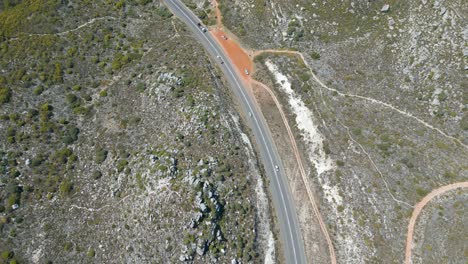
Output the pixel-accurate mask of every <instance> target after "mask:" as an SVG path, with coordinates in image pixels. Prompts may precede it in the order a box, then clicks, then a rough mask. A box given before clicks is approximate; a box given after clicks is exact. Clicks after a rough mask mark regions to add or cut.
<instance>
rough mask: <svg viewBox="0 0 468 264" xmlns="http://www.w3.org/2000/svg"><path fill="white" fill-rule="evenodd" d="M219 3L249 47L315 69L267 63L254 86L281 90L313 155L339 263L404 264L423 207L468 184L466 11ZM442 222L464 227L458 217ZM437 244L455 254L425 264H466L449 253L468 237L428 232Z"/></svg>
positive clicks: (451, 5) (271, 59) (447, 6)
mask: <svg viewBox="0 0 468 264" xmlns="http://www.w3.org/2000/svg"><path fill="white" fill-rule="evenodd" d="M219 2H220V8H221V11H222V13H223V21H224V24H225V25H226V27H227V28H228V29H229V30H231V31H232V32H233V33H235V34H236V35H237V36H239V37H240V39H241V40H242V42H243V43H244V45H245V46H246V47H248V48H250V49H255V50H262V49H267V48H269V49H280V48H281V49H290V50H296V51H299V52H300V53H301V54H303V56H304V58H305V60H306V61H305V62H304V61H303V60H302V59H301V58H300V57H299V56H296V55H293V54H290V55H287V56H285V55H278V54H277V55H273V54H268V53H266V54H263V55H262V56H261V57H258V58H257V60H256V68H257V71H256V76H255V78H257V79H259V80H261V81H263V82H264V83H267V84H268V85H270V86H271V87H275V88H276V93H277V94H278V96H279V97H280V99H281V100H282V103H283V105H285V106H286V108H287V109H288V111H289V114H290V120H291V122H292V123H293V124H294V125H295V126H296V129H295V130H296V131H295V133H296V136H297V140H298V141H299V142H304V143H305V144H299V145H303V149H302V150H303V154H304V157H306V159H307V160H308V161H309V167H310V169H311V171H312V173H311V175H310V177H311V179H312V180H313V181H314V182H315V184H314V187H316V189H317V192H318V193H319V195H320V196H321V207H322V208H321V211H322V215H323V216H324V218H325V219H326V222H327V223H328V227H329V229H330V230H331V232H332V234H333V241H334V246H335V249H336V251H337V255H338V262H341V263H369V262H372V263H374V262H375V263H380V262H382V261H384V262H385V263H402V262H403V258H404V252H405V251H404V250H405V241H406V231H407V230H406V229H407V228H406V227H407V226H408V221H409V217H410V215H411V212H412V209H413V206H414V205H415V204H416V203H417V202H418V201H419V200H420V199H422V197H423V196H425V195H426V194H427V193H428V192H429V191H431V190H432V189H434V188H436V187H440V186H442V185H446V184H449V183H454V182H460V181H466V180H467V179H468V172H467V170H466V160H467V158H468V152H467V144H468V139H467V135H468V126H467V124H468V114H467V108H466V102H467V101H466V87H467V84H468V83H467V81H466V75H467V69H468V51H467V47H466V45H467V44H466V43H467V40H468V35H467V29H466V27H467V24H466V21H467V18H466V14H467V11H468V4H467V2H466V1H442V0H414V1H392V0H389V1H381V0H375V1H338V0H336V1H298V0H295V1H275V0H272V1H263V0H258V1H253V0H252V1H246V0H236V1H224V0H222V1H219ZM314 74H315V76H314ZM301 106H306V107H307V108H308V109H309V110H310V114H308V112H307V111H305V110H304V111H303V110H301V111H298V110H297V109H299V110H300V109H302V108H301ZM330 163H331V164H332V165H330ZM459 206H460V205H459ZM465 207H466V206H465ZM435 215H436V214H435ZM438 215H439V217H441V218H442V219H444V218H447V219H455V220H454V221H455V222H459V221H463V220H462V219H465V220H466V215H464V214H462V213H461V211H460V209H458V210H445V211H441V212H440V213H439V214H438ZM434 221H435V222H437V220H434ZM307 225H308V223H307V222H304V223H303V226H304V227H305V226H307ZM451 228H453V230H451V231H450V233H451V234H453V233H457V232H463V229H462V228H460V225H452V226H451ZM438 230H440V228H438ZM436 238H437V239H439V238H440V239H448V240H450V241H444V242H441V243H438V244H437V246H442V247H447V248H442V249H437V250H436V249H435V248H434V249H429V247H422V246H421V245H419V244H418V245H417V247H419V248H421V247H422V248H423V250H422V251H421V253H420V256H419V261H421V262H422V263H429V262H431V263H441V262H443V260H447V259H450V260H451V261H453V262H456V263H458V262H463V256H462V255H460V254H451V253H450V252H453V251H450V250H448V245H452V246H453V245H458V246H459V245H461V244H463V242H464V241H463V236H460V237H456V236H449V237H447V236H445V237H444V236H441V234H438V233H437V232H434V233H432V234H431V233H430V232H427V231H426V237H425V240H426V241H430V240H431V239H436ZM306 239H307V238H306ZM311 239H312V238H311ZM416 243H419V242H416ZM458 246H457V247H456V248H458ZM432 248H433V247H432ZM433 252H436V253H433ZM426 257H427V261H429V262H426Z"/></svg>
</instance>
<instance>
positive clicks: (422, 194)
mask: <svg viewBox="0 0 468 264" xmlns="http://www.w3.org/2000/svg"><path fill="white" fill-rule="evenodd" d="M416 193H417V194H418V195H419V196H421V197H424V196H426V195H427V194H428V193H429V192H428V191H426V190H424V189H423V188H421V187H417V188H416Z"/></svg>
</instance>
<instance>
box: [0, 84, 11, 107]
mask: <svg viewBox="0 0 468 264" xmlns="http://www.w3.org/2000/svg"><path fill="white" fill-rule="evenodd" d="M10 99H11V90H10V88H7V87H0V104H5V103H8V102H10Z"/></svg>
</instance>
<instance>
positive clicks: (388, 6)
mask: <svg viewBox="0 0 468 264" xmlns="http://www.w3.org/2000/svg"><path fill="white" fill-rule="evenodd" d="M388 11H390V5H389V4H385V5H384V6H383V7H382V9H380V12H383V13H387V12H388Z"/></svg>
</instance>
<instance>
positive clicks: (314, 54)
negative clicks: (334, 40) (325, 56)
mask: <svg viewBox="0 0 468 264" xmlns="http://www.w3.org/2000/svg"><path fill="white" fill-rule="evenodd" d="M310 57H311V58H312V59H313V60H320V54H319V53H318V52H316V51H312V53H311V54H310Z"/></svg>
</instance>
